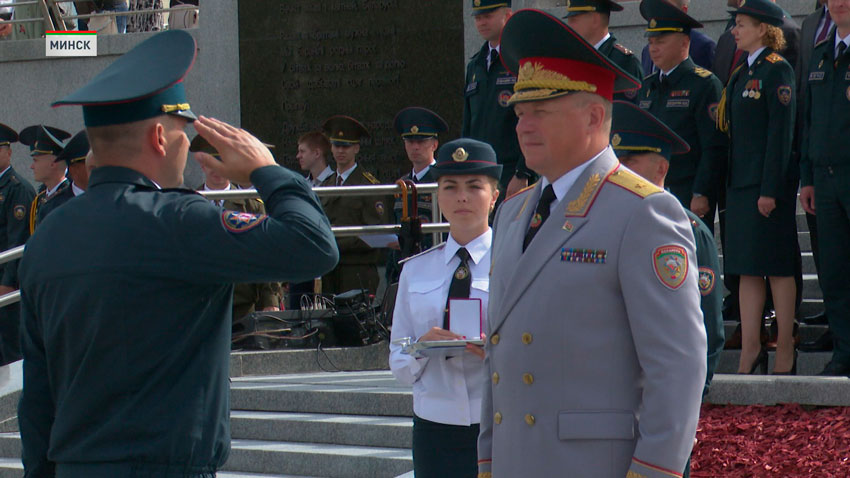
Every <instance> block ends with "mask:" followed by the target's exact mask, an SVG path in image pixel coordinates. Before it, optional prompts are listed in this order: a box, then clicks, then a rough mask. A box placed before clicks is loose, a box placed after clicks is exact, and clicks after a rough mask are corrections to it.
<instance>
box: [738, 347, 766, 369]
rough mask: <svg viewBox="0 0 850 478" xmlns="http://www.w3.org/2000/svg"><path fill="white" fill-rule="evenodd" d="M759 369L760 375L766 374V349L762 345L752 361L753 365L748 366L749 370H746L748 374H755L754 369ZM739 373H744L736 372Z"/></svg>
mask: <svg viewBox="0 0 850 478" xmlns="http://www.w3.org/2000/svg"><path fill="white" fill-rule="evenodd" d="M757 368H760V369H761V375H767V349H766V348H764V347H762V348H761V350H760V351H759V354H758V356H757V357H756V360H755V362H753V366H752V367H750V371H749V372H748V373H749V374H750V375H756V369H757ZM738 374H739V375H746V374H745V373H743V372H738Z"/></svg>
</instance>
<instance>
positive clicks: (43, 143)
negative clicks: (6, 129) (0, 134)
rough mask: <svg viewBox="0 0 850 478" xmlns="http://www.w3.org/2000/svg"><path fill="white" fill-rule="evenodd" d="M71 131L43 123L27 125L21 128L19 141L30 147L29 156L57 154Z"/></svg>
mask: <svg viewBox="0 0 850 478" xmlns="http://www.w3.org/2000/svg"><path fill="white" fill-rule="evenodd" d="M70 137H71V133H68V132H67V131H63V130H61V129H59V128H54V127H52V126H44V125H40V124H38V125H33V126H28V127H26V128H24V129H23V130H21V134H20V138H19V139H20V141H21V143H22V144H25V145H27V146H29V147H30V156H41V155H43V154H55V155H58V154H59V153H61V152H62V150H63V149H64V148H65V140H66V139H68V138H70Z"/></svg>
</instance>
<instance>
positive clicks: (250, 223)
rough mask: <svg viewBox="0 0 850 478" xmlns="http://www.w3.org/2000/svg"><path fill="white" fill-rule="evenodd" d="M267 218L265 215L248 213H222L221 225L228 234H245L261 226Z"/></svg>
mask: <svg viewBox="0 0 850 478" xmlns="http://www.w3.org/2000/svg"><path fill="white" fill-rule="evenodd" d="M268 218H269V217H268V216H267V215H265V214H251V213H249V212H238V211H222V212H221V225H222V226H224V229H225V230H227V231H228V232H234V233H239V232H245V231H250V230H251V229H253V228H255V227H257V226H259V225H260V224H262V223H263V222H264V221H265V220H266V219H268Z"/></svg>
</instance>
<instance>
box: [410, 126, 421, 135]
mask: <svg viewBox="0 0 850 478" xmlns="http://www.w3.org/2000/svg"><path fill="white" fill-rule="evenodd" d="M410 132H411V133H413V134H416V133H418V132H419V126H416V125H413V126H411V127H410Z"/></svg>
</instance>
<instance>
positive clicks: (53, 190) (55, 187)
mask: <svg viewBox="0 0 850 478" xmlns="http://www.w3.org/2000/svg"><path fill="white" fill-rule="evenodd" d="M67 180H68V178H62V180H61V181H59V183H57V184H56V186H53V187H52V188H50V189H48V190H47V191H46V192H45V193H44V195H45V196H47V197H50V196H53V195H54V194H56V190H58V189H59V187H60V186H62V185H63V184H65V181H67Z"/></svg>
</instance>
